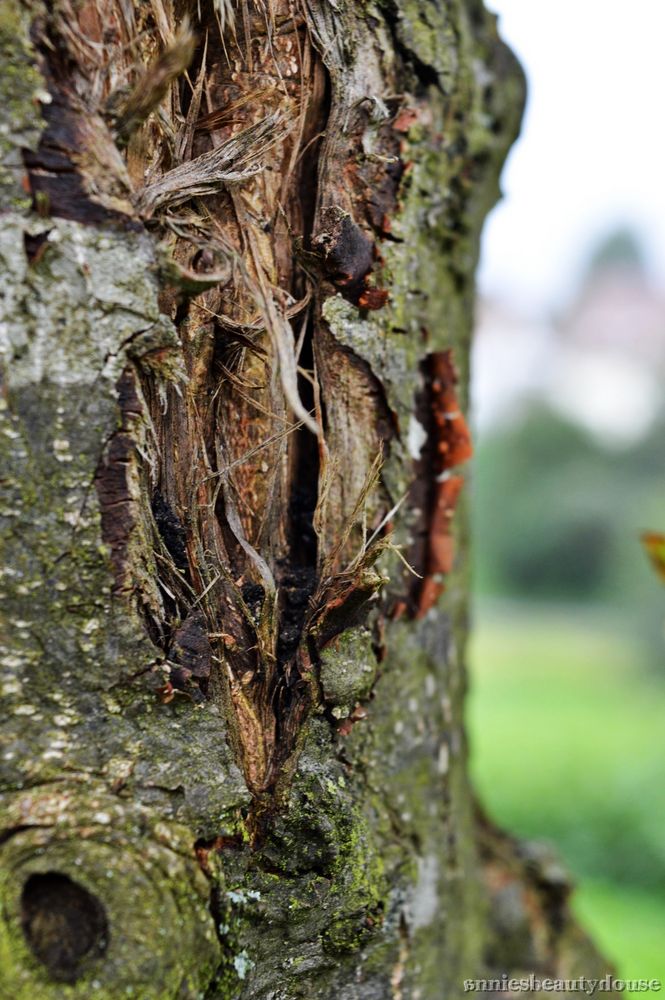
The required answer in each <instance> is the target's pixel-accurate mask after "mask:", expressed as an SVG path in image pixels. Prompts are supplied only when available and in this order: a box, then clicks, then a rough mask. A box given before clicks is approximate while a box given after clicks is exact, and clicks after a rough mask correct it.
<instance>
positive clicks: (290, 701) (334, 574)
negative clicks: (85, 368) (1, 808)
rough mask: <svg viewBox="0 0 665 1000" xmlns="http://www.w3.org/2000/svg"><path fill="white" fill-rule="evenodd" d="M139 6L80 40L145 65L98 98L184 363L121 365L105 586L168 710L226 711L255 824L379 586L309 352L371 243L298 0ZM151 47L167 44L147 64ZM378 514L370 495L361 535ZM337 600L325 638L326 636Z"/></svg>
mask: <svg viewBox="0 0 665 1000" xmlns="http://www.w3.org/2000/svg"><path fill="white" fill-rule="evenodd" d="M91 6H92V5H88V15H89V17H92V11H91ZM181 6H182V5H181ZM146 7H147V9H146V11H145V13H144V14H143V17H142V20H139V21H137V22H136V23H132V24H129V25H128V24H127V23H126V19H123V17H122V16H121V11H120V9H118V10H114V11H112V12H111V11H107V12H106V13H107V14H109V13H112V14H113V15H114V16H111V17H103V16H102V14H103V12H102V11H100V10H99V5H97V8H96V10H97V14H98V15H99V28H100V32H101V26H102V24H104V25H105V28H104V31H103V32H101V33H100V34H99V37H98V38H93V37H91V35H90V34H88V35H87V36H86V38H87V40H88V43H89V44H90V45H91V46H92V45H94V44H95V43H97V44H100V43H101V42H102V41H104V42H105V44H106V46H107V48H109V42H108V38H109V33H110V32H111V31H112V30H114V31H115V36H116V37H115V38H114V41H113V44H112V45H111V46H110V49H109V54H108V66H109V67H113V73H114V74H115V75H116V76H122V74H121V72H120V67H119V66H118V63H119V62H120V61H121V58H120V53H123V54H124V53H126V52H127V51H129V52H130V53H132V54H133V55H134V57H135V54H136V50H137V49H138V50H140V51H142V54H143V56H144V59H145V60H146V62H147V63H148V68H147V69H145V70H142V71H138V72H137V70H136V66H135V65H132V64H131V63H130V64H129V65H128V66H127V69H126V72H127V73H132V74H133V76H134V77H137V76H138V79H136V80H135V82H134V83H133V86H129V87H126V88H125V91H128V92H123V89H122V87H120V86H119V87H116V88H115V89H113V88H112V87H111V88H110V93H108V94H106V95H105V94H104V87H105V86H106V87H107V88H108V87H109V86H110V85H109V81H108V77H107V78H106V79H104V78H103V77H104V74H100V77H101V78H98V79H97V80H96V81H95V85H96V87H97V88H98V89H99V90H100V91H101V94H100V96H103V97H104V100H105V105H104V106H105V108H106V111H107V118H108V121H109V125H110V128H111V129H112V130H113V132H114V134H115V136H116V140H117V141H118V144H119V145H120V147H121V148H122V149H123V153H124V157H125V162H126V169H127V173H128V174H129V179H130V183H133V186H134V189H135V192H136V190H137V189H138V193H137V194H136V193H135V195H134V202H135V205H136V214H137V215H138V216H139V217H140V218H141V220H142V222H143V223H144V225H146V226H147V228H148V229H149V230H150V231H151V232H152V233H153V234H154V236H155V238H156V239H157V240H159V248H160V254H161V260H162V279H163V292H162V298H161V308H162V310H163V313H164V314H165V315H166V316H168V317H169V318H170V319H171V320H172V321H173V323H174V324H175V325H176V328H177V330H178V334H179V338H180V343H181V355H180V357H179V358H178V359H177V364H176V359H174V358H173V357H169V358H163V357H160V356H159V352H155V353H154V354H153V355H151V354H150V353H149V352H148V353H144V354H143V355H142V357H141V360H140V363H137V364H134V365H132V366H131V367H129V368H127V369H126V370H125V372H124V373H123V376H122V379H121V381H120V383H119V385H118V392H119V403H120V409H121V412H122V428H121V429H120V430H119V431H118V432H117V434H116V435H114V437H113V438H112V440H111V441H110V442H109V446H108V448H107V450H106V453H105V455H104V458H103V460H102V463H101V465H100V469H99V473H98V479H97V485H98V491H99V495H100V499H101V502H102V510H103V532H104V538H105V540H106V541H107V542H108V543H109V544H110V545H111V549H112V552H113V554H114V565H115V570H116V580H117V585H118V586H119V587H120V588H121V589H123V590H125V591H128V592H129V593H130V595H131V596H132V597H133V599H135V600H136V601H137V603H138V604H139V605H140V607H141V611H142V614H143V615H144V617H145V620H146V626H147V628H148V630H149V632H150V635H151V636H152V637H153V639H154V640H155V641H156V642H157V644H158V645H159V646H160V648H161V649H162V650H163V653H164V683H163V685H162V686H161V689H160V693H161V697H162V698H163V699H164V700H165V701H171V700H172V699H174V698H182V697H184V698H189V699H193V700H195V701H198V700H201V699H205V698H213V699H217V700H219V701H220V703H221V704H222V705H223V706H224V709H225V711H226V712H227V713H228V717H229V719H230V722H231V740H232V742H233V744H234V748H235V751H236V754H237V757H238V760H239V762H240V763H241V766H242V768H243V772H244V775H245V778H246V781H247V785H248V788H249V789H250V791H251V792H252V795H253V796H254V798H255V802H256V810H257V816H258V815H261V814H262V813H263V812H265V811H266V810H267V811H268V812H269V811H270V810H271V809H274V808H275V806H276V795H277V792H278V787H279V784H280V778H281V776H282V772H283V770H284V768H285V766H286V765H287V763H288V762H289V760H290V759H291V757H292V755H293V753H294V751H295V748H296V743H297V738H298V734H299V732H300V729H301V726H302V723H303V721H304V719H305V718H306V716H307V715H308V713H309V711H310V710H311V707H312V705H313V703H315V702H316V701H317V700H319V693H318V688H319V680H318V664H319V651H320V648H321V641H322V640H321V636H322V635H323V634H324V632H325V641H330V639H331V638H332V637H333V635H334V634H336V632H337V631H343V630H344V628H346V627H347V624H351V618H349V619H348V622H347V620H346V617H345V614H346V612H345V605H346V604H347V603H349V602H352V603H354V609H353V610H354V615H355V617H356V618H357V609H356V608H355V604H357V603H358V602H357V601H355V602H353V601H352V596H353V595H354V594H355V593H356V592H357V590H358V586H359V580H360V578H361V577H362V585H361V587H362V593H363V598H364V601H365V602H366V603H368V602H369V601H371V599H372V598H373V597H374V596H375V593H374V592H375V590H376V589H377V586H378V583H379V578H378V577H376V576H375V577H373V578H372V579H373V580H374V587H373V588H372V587H371V586H369V585H368V577H367V573H366V572H365V570H366V569H367V567H368V566H369V565H370V564H371V562H372V561H373V559H374V558H375V554H374V553H372V552H371V551H370V550H366V551H363V552H362V555H361V556H360V557H358V556H357V553H355V554H354V555H355V556H356V558H355V561H354V558H353V556H351V555H350V546H351V536H352V535H353V532H354V529H355V527H356V524H357V523H358V522H360V520H361V519H362V517H364V516H366V508H367V504H368V502H369V493H370V489H371V488H373V487H374V486H375V482H374V479H376V472H375V469H374V468H373V467H370V468H369V469H366V470H365V473H364V475H365V477H366V478H367V477H368V476H369V477H371V478H372V482H369V480H368V481H367V483H366V484H364V485H363V488H362V489H361V491H360V493H359V495H358V496H356V497H355V498H354V500H353V502H352V504H351V506H350V507H349V500H348V499H346V501H345V503H343V504H340V503H339V501H338V500H337V501H336V505H335V506H333V505H332V504H331V503H329V502H328V495H327V494H328V493H329V491H330V488H331V482H332V481H334V480H335V479H337V480H338V481H339V482H341V481H342V479H343V477H344V471H343V470H342V469H341V468H340V467H339V464H336V456H334V455H331V453H330V450H329V448H328V446H327V444H326V423H327V400H326V387H324V386H323V385H322V383H321V379H320V378H319V375H318V370H317V362H316V351H315V348H314V343H315V342H316V340H317V336H318V334H319V331H320V326H321V317H320V305H321V291H322V282H327V281H328V280H329V281H330V282H331V283H332V284H333V285H337V286H338V287H340V288H341V289H342V291H343V294H345V296H347V297H348V298H349V299H350V300H351V301H354V302H356V303H357V304H359V305H363V304H364V305H365V306H367V305H368V302H369V301H370V300H371V302H372V304H374V305H376V304H378V303H379V300H382V301H385V293H383V292H381V293H379V291H378V290H376V289H373V288H372V287H371V282H370V278H369V275H370V273H371V271H372V267H373V264H374V256H375V251H374V250H373V246H374V244H373V242H372V240H371V238H370V237H369V236H368V235H366V234H365V233H364V232H363V231H362V230H361V228H360V227H359V226H358V225H356V224H355V222H353V220H352V217H351V215H350V213H349V212H348V211H346V210H345V209H343V208H342V207H341V206H340V204H339V192H338V190H337V186H336V187H334V188H332V187H331V188H329V189H327V190H325V191H322V190H321V189H320V187H319V177H320V175H321V164H320V159H321V155H322V145H323V141H324V137H325V135H326V130H327V128H328V119H329V115H330V104H331V79H330V74H329V72H328V70H327V69H326V66H325V65H324V62H323V59H322V57H321V54H320V46H317V44H316V43H315V39H314V36H313V30H312V29H313V25H312V22H311V19H310V17H309V15H308V12H307V9H306V7H305V6H302V7H301V6H300V5H298V4H293V3H291V2H284V3H279V2H275V3H272V4H271V5H270V6H269V7H266V6H265V5H264V4H262V3H257V4H255V5H253V4H244V5H241V9H239V10H238V11H232V10H230V9H229V10H227V9H226V6H225V5H221V6H220V5H217V4H207V5H204V6H203V7H202V9H200V10H199V9H198V8H197V5H194V6H193V7H192V8H190V9H189V10H187V9H185V8H184V7H183V9H181V10H179V11H178V16H175V15H174V12H173V11H171V10H170V8H168V6H166V7H162V6H161V5H160V4H153V5H152V7H151V6H150V5H146ZM158 12H160V15H161V16H157V14H158ZM188 18H189V20H188ZM194 21H195V22H196V29H195V31H194V30H192V29H191V28H190V27H189V26H188V25H189V24H191V23H192V22H194ZM177 24H179V27H177ZM89 27H90V25H88V29H89ZM156 36H158V37H159V42H160V44H159V46H157V48H159V49H161V52H159V51H158V52H155V53H154V54H152V55H151V53H150V52H149V51H145V49H146V47H147V48H148V49H150V48H153V47H155V46H154V43H155V38H156ZM146 38H148V39H149V41H146ZM77 41H79V43H80V36H78V35H77ZM69 42H70V47H71V38H70V39H69ZM114 48H115V52H114ZM82 62H83V60H81V62H80V63H79V70H80V68H81V63H82ZM176 71H177V72H176ZM169 76H171V79H170V80H169V79H168V77H169ZM149 112H151V113H149ZM331 201H332V202H333V204H332V205H331ZM326 287H329V286H327V285H326ZM366 300H367V301H366ZM338 361H339V363H341V364H344V365H348V364H349V362H348V361H347V359H346V358H345V357H343V356H340V357H339V358H338ZM169 364H170V365H171V366H172V369H173V370H172V371H170V372H169V373H168V377H167V378H165V377H164V374H165V373H164V366H165V365H169ZM133 414H138V415H139V419H140V421H141V425H142V426H141V435H142V440H141V442H140V446H139V441H138V440H137V439H136V436H135V437H134V438H133V439H132V431H131V428H130V427H129V426H128V423H131V420H132V415H133ZM367 416H368V417H371V414H370V413H368V415H367ZM132 447H134V448H137V449H138V451H139V459H138V465H139V467H140V468H139V470H138V475H139V479H140V489H141V491H142V492H144V493H145V494H146V495H149V496H150V500H151V503H150V511H148V510H147V509H146V508H145V505H143V507H142V508H141V510H140V511H139V510H136V511H135V512H134V515H133V516H134V517H141V518H142V519H143V521H144V524H143V532H144V535H147V536H148V537H149V538H151V539H152V544H153V553H154V567H155V570H156V581H155V582H156V585H157V586H156V587H151V588H150V593H149V594H146V593H145V591H144V588H142V586H141V584H140V582H137V580H136V574H135V572H134V571H133V566H132V554H131V552H130V551H129V549H128V545H129V541H130V538H131V535H132V532H133V531H135V528H136V526H135V525H134V524H133V523H132V520H131V518H132V515H131V514H130V515H129V520H128V516H127V515H128V512H127V505H128V504H129V505H131V504H132V503H134V501H133V500H132V499H131V498H130V497H129V492H130V490H129V485H128V484H127V483H126V484H125V493H126V496H125V498H124V500H122V499H120V496H119V494H120V493H121V492H122V484H121V483H120V484H119V483H118V479H119V478H120V480H122V478H123V471H124V470H126V469H127V466H128V463H127V455H126V450H127V448H132ZM135 506H138V507H141V505H140V504H139V505H135ZM380 513H381V506H380V504H377V503H376V501H375V502H374V510H373V511H372V515H371V517H372V522H371V523H370V524H369V527H370V529H372V528H374V527H376V525H377V523H378V521H377V518H378V519H379V520H380ZM324 520H325V521H326V524H327V530H328V538H332V537H336V538H340V537H342V536H345V541H344V543H343V544H338V542H337V541H335V542H334V543H332V544H331V543H330V542H328V540H327V539H326V538H322V536H321V535H320V533H319V530H318V528H317V525H318V524H320V523H322V522H323V521H324ZM329 607H334V611H335V618H336V622H337V624H336V626H335V628H333V629H332V630H331V629H330V628H327V629H323V628H322V626H321V622H322V620H324V619H326V618H327V617H328V608H329Z"/></svg>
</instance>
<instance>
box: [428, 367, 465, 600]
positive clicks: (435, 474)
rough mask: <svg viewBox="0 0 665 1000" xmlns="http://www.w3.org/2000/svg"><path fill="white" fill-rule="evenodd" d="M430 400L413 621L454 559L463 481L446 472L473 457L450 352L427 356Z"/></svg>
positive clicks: (436, 594) (437, 594)
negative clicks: (426, 487)
mask: <svg viewBox="0 0 665 1000" xmlns="http://www.w3.org/2000/svg"><path fill="white" fill-rule="evenodd" d="M429 375H430V384H429V389H430V392H429V400H430V411H431V412H430V420H431V425H430V427H431V434H432V437H433V441H432V445H433V447H432V448H431V454H430V469H429V472H430V474H431V475H432V483H431V487H430V491H429V496H430V503H429V514H428V531H427V543H426V557H425V573H424V576H423V581H422V584H421V585H420V589H419V593H418V599H417V605H416V611H415V617H416V618H422V617H423V616H424V615H425V614H427V612H428V611H429V609H430V608H431V607H433V606H434V604H435V603H436V602H437V600H438V599H439V597H440V596H441V594H442V592H443V590H444V589H445V584H444V582H443V577H444V576H446V575H447V574H448V573H450V572H451V570H452V568H453V565H454V560H455V548H454V541H453V536H452V532H451V527H452V518H453V514H454V513H455V507H456V506H457V501H458V499H459V495H460V492H461V489H462V486H463V485H464V478H463V477H462V476H459V475H451V474H450V469H452V468H454V467H456V466H458V465H461V464H462V463H463V462H466V461H468V459H470V458H471V456H472V454H473V447H472V444H471V433H470V431H469V428H468V425H467V422H466V419H465V417H464V414H463V413H462V411H461V409H460V406H459V402H458V400H457V393H456V385H457V372H456V370H455V366H454V364H453V359H452V351H450V350H447V351H439V352H437V353H436V354H432V355H430V358H429Z"/></svg>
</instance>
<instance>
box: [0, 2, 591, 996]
mask: <svg viewBox="0 0 665 1000" xmlns="http://www.w3.org/2000/svg"><path fill="white" fill-rule="evenodd" d="M0 11H1V13H0V44H1V46H2V76H3V82H2V90H1V91H0V98H1V100H0V113H1V114H2V120H3V124H2V128H1V130H0V146H1V147H2V154H3V166H2V170H1V172H0V186H1V189H2V205H3V215H2V226H1V228H0V258H1V259H2V266H3V270H4V280H3V287H2V291H1V295H0V310H1V312H2V326H1V328H0V332H1V341H0V343H1V345H2V369H3V378H4V387H3V393H2V396H1V397H0V407H1V409H0V418H1V419H2V432H1V437H0V443H1V444H0V454H1V456H2V465H3V469H2V482H3V500H2V509H1V511H0V515H1V517H2V520H1V523H0V532H1V534H0V537H1V538H2V544H3V552H2V560H1V564H0V577H1V586H2V614H3V620H2V634H1V642H2V647H1V650H0V652H1V658H0V664H1V666H2V694H3V697H4V711H3V715H2V721H1V722H0V731H1V733H2V747H3V751H2V756H1V760H0V777H1V780H2V787H3V794H2V823H1V828H2V829H1V834H2V839H1V844H2V846H1V847H0V893H1V899H2V908H1V911H0V967H1V969H2V976H1V985H0V995H1V996H2V997H3V998H6V1000H28V998H30V1000H34V998H36V997H37V998H44V1000H51V998H54V1000H55V998H63V997H64V998H71V1000H75V998H89V997H92V996H94V997H98V998H99V1000H103V998H109V1000H110V998H120V997H125V996H133V997H139V998H146V1000H148V998H160V1000H166V998H169V997H174V998H176V997H177V998H194V997H207V998H217V1000H222V998H231V997H238V998H243V1000H249V998H256V1000H258V998H263V1000H267V998H273V1000H278V998H283V1000H287V998H296V997H308V998H314V997H318V998H333V997H335V998H336V1000H351V998H362V1000H372V998H377V1000H378V998H394V1000H398V998H403V1000H406V998H412V1000H415V998H421V1000H439V998H441V997H444V996H445V997H457V996H460V995H461V994H462V989H463V987H462V981H463V980H464V979H466V978H470V977H482V976H484V975H501V974H502V973H504V972H508V973H511V974H513V973H528V972H530V971H535V972H537V973H539V974H542V975H548V974H549V975H567V976H572V975H576V974H586V975H593V974H595V973H598V972H599V971H603V972H604V971H605V965H604V963H603V961H602V960H601V959H599V958H598V957H597V955H596V954H595V952H594V950H593V948H592V947H591V946H590V945H589V944H588V942H587V941H586V939H585V938H584V937H583V935H582V934H581V933H580V932H579V931H578V929H577V928H576V927H575V925H574V924H573V923H572V921H571V918H570V916H569V911H568V908H567V894H568V886H567V883H566V881H565V877H564V876H562V874H561V872H560V870H559V868H558V866H557V865H556V863H555V862H553V861H551V860H548V859H547V858H544V857H542V856H541V855H540V854H539V853H538V852H536V851H535V849H532V848H529V847H527V846H524V845H518V844H516V843H514V842H513V841H512V840H510V839H509V838H507V837H505V836H504V835H502V834H500V833H499V832H497V831H496V830H494V829H493V828H492V826H491V825H490V824H489V823H488V821H487V820H486V819H484V818H483V817H482V815H481V814H480V812H479V810H478V809H477V807H476V806H475V805H474V799H473V795H472V792H471V790H470V787H469V783H468V778H467V773H466V745H465V739H464V732H463V718H462V714H463V707H462V706H463V695H464V689H465V676H464V666H463V651H464V640H465V629H466V611H465V600H466V572H467V571H466V561H465V558H464V537H463V536H464V517H463V510H461V509H460V507H461V504H460V503H458V497H459V496H460V493H461V489H462V484H463V470H462V472H460V468H459V467H460V466H461V465H463V463H464V462H465V461H466V459H467V458H468V457H469V455H470V444H469V438H468V431H467V429H466V424H465V422H464V418H463V416H462V414H461V411H460V403H459V402H458V399H459V400H461V402H462V404H463V402H464V394H465V384H466V368H467V363H468V354H467V347H468V337H469V329H470V321H471V311H472V300H473V272H474V267H475V263H476V257H477V248H478V238H479V231H480V227H481V224H482V220H483V218H484V216H485V214H486V212H487V210H488V208H489V207H490V206H491V205H492V204H493V202H494V201H495V200H496V197H497V194H498V187H497V178H498V174H499V170H500V167H501V163H502V161H503V158H504V156H505V154H506V151H507V149H508V148H509V145H510V143H511V141H512V140H513V138H514V136H515V134H516V131H517V128H518V124H519V117H520V113H521V104H522V100H523V81H522V77H521V74H520V71H519V69H518V67H517V65H516V63H515V61H514V59H513V57H512V56H511V54H510V53H509V52H508V51H507V49H506V48H505V46H504V45H503V44H502V43H501V41H500V40H499V39H498V37H497V34H496V28H495V21H494V18H493V17H492V16H491V15H489V14H488V13H487V12H486V11H485V10H484V8H483V6H482V4H481V3H479V2H476V0H445V2H443V0H439V2H434V0H431V2H424V0H421V2H416V0H375V2H363V3H350V2H347V0H336V2H333V0H243V2H239V3H237V4H235V3H229V2H227V0H217V2H216V3H214V4H213V3H211V2H210V0H201V2H200V3H197V2H186V0H174V2H173V3H171V2H170V0H151V2H131V0H94V2H93V0H85V2H84V0H56V2H54V3H51V4H48V5H42V4H41V3H39V2H37V0H34V2H28V0H25V2H24V3H21V2H19V0H5V2H4V3H2V5H1V6H0ZM188 24H189V26H188ZM458 379H459V384H458ZM462 496H463V493H462ZM456 506H457V507H458V512H457V514H456V515H455V517H454V518H453V513H454V511H455V507H456ZM405 562H408V563H409V564H410V566H411V567H412V570H413V571H415V574H414V572H412V570H411V569H408V568H407V567H406V565H405ZM444 588H445V589H444Z"/></svg>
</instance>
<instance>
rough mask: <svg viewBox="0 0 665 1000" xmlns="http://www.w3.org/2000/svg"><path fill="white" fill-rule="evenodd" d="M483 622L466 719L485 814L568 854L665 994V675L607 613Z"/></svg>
mask: <svg viewBox="0 0 665 1000" xmlns="http://www.w3.org/2000/svg"><path fill="white" fill-rule="evenodd" d="M664 613H665V602H664ZM474 617H475V620H474V630H473V633H472V640H471V647H470V658H469V662H470V677H471V691H470V696H469V701H468V708H467V721H468V727H469V733H470V740H471V752H472V761H471V763H472V773H473V776H474V779H475V782H476V786H477V787H478V789H479V791H480V793H481V796H482V799H483V802H484V803H485V805H486V807H487V808H488V809H489V811H490V813H491V814H492V815H493V816H494V818H495V819H496V820H497V821H498V822H499V823H501V824H503V825H504V826H505V827H507V828H509V829H510V830H512V831H513V832H516V833H518V834H520V835H521V836H524V837H528V838H534V839H541V840H549V841H550V842H552V843H554V844H555V845H556V847H557V849H558V851H559V853H560V854H561V856H562V857H563V859H564V861H565V862H566V863H567V865H568V867H569V868H570V870H571V872H572V873H573V875H574V876H575V878H576V881H577V882H578V885H579V888H578V890H577V892H576V893H575V896H574V905H575V908H576V911H577V913H578V915H579V918H580V920H581V921H582V923H583V924H584V925H585V926H586V927H587V929H588V930H589V931H590V932H591V934H592V935H593V936H594V937H595V938H596V940H597V941H598V943H599V945H600V946H601V948H602V949H603V951H604V952H605V954H606V955H607V956H608V957H609V958H610V959H612V960H613V961H614V962H615V963H616V966H617V969H618V974H619V975H620V976H622V977H623V978H631V977H633V978H657V979H660V980H661V981H662V982H663V983H665V680H664V679H663V676H662V675H657V674H655V673H654V672H653V670H652V671H649V669H648V666H647V664H646V663H645V662H643V661H642V657H643V656H644V652H643V647H642V646H641V645H640V643H639V642H638V640H637V639H636V637H635V635H634V633H633V634H631V628H630V624H631V623H630V622H622V620H621V615H620V614H617V613H616V612H612V611H610V610H607V609H605V610H603V609H595V608H591V607H590V606H589V605H585V606H583V607H581V608H580V607H564V606H552V605H533V604H530V603H527V602H506V603H489V602H487V601H479V602H478V603H477V605H476V608H475V616H474Z"/></svg>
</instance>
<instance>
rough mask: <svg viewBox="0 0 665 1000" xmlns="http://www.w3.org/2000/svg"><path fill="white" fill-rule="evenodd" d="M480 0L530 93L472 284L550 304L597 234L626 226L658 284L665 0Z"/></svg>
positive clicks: (662, 245)
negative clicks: (494, 17)
mask: <svg viewBox="0 0 665 1000" xmlns="http://www.w3.org/2000/svg"><path fill="white" fill-rule="evenodd" d="M486 2H487V6H488V7H490V9H492V10H494V11H496V13H498V14H499V15H500V30H501V33H502V35H503V37H504V38H505V39H506V41H508V42H509V43H510V45H511V46H512V48H513V50H514V51H515V52H516V53H517V55H518V56H519V57H520V59H521V61H522V65H523V66H524V67H525V69H526V72H527V76H528V78H529V91H530V96H529V102H528V106H527V112H526V117H525V120H524V124H523V129H522V138H521V139H520V140H519V142H518V144H517V145H516V146H515V147H514V150H513V152H512V153H511V155H510V159H509V161H508V164H507V167H506V169H505V170H504V175H503V182H502V186H503V190H504V193H505V198H504V201H503V202H502V203H500V204H499V206H498V207H497V208H496V209H495V210H494V212H493V213H492V215H491V216H490V218H489V220H488V223H487V226H486V229H485V236H484V243H483V255H482V260H481V270H480V278H479V282H480V289H481V291H483V292H485V293H490V294H493V295H499V296H501V297H502V298H504V299H507V300H509V301H510V302H513V303H515V304H516V305H518V306H520V307H522V308H524V309H528V310H531V309H536V310H541V309H549V308H550V307H554V308H556V307H557V306H558V305H559V304H560V303H561V302H562V301H563V300H565V298H566V297H567V296H568V295H570V293H571V291H572V290H573V288H574V287H575V282H576V279H577V278H578V277H579V274H580V272H581V269H582V268H583V267H584V264H585V262H586V260H587V258H588V255H589V252H590V250H591V248H592V247H593V246H594V244H595V243H596V241H597V240H598V239H599V238H601V237H602V236H603V235H604V234H606V233H607V232H608V231H609V230H611V229H612V228H614V227H615V226H617V225H621V224H625V223H627V224H630V225H632V226H633V227H634V228H635V229H636V230H637V232H638V234H639V235H641V236H642V238H643V240H644V244H645V250H646V251H647V256H648V259H649V262H650V266H651V268H652V270H653V273H654V277H655V278H656V279H657V280H658V282H659V283H660V284H661V285H663V286H665V0H631V2H630V3H626V0H486Z"/></svg>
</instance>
